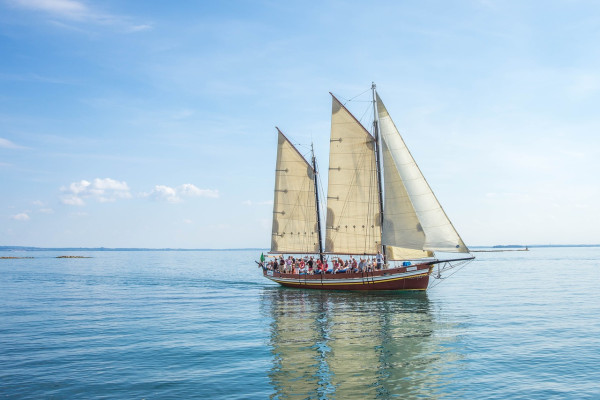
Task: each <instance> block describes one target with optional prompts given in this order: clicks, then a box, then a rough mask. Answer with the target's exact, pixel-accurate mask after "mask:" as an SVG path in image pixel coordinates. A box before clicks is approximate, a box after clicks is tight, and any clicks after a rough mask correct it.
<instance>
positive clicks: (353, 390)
mask: <svg viewBox="0 0 600 400" xmlns="http://www.w3.org/2000/svg"><path fill="white" fill-rule="evenodd" d="M0 255H2V256H21V257H27V256H28V257H34V258H31V259H2V260H0V398H8V399H103V398H106V399H175V398H177V399H181V398H198V399H267V398H272V399H379V398H380V399H388V398H402V399H411V398H421V399H428V398H435V399H473V398H478V399H516V398H519V399H553V398H555V399H598V398H600V318H599V316H600V294H599V293H600V290H599V289H600V267H599V264H600V262H599V260H600V248H535V249H532V250H531V251H528V252H525V251H522V252H501V253H477V257H478V258H477V260H476V261H475V262H473V263H471V264H469V265H467V266H466V267H464V268H463V269H461V270H460V271H458V272H457V273H456V274H454V275H452V276H451V277H449V278H447V279H445V280H443V281H434V282H433V283H434V284H437V283H438V282H439V284H437V285H436V286H435V287H434V288H432V289H431V290H429V291H427V292H426V293H420V292H411V293H399V294H389V293H385V294H377V293H348V292H328V291H310V290H302V289H288V288H282V287H279V286H277V285H276V284H273V283H272V282H270V281H268V280H266V279H264V278H263V277H262V274H261V272H260V270H259V269H258V268H257V267H256V264H255V263H254V260H255V259H257V258H258V257H259V256H260V251H95V252H82V251H80V252H65V251H60V252H53V251H49V252H40V251H34V252H10V253H8V252H3V253H2V254H0ZM61 255H80V256H89V257H91V258H56V257H57V256H61Z"/></svg>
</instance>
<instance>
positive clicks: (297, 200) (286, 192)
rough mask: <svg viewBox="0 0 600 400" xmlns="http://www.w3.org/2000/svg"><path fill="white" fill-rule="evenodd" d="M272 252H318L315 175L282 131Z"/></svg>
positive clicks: (278, 150)
mask: <svg viewBox="0 0 600 400" xmlns="http://www.w3.org/2000/svg"><path fill="white" fill-rule="evenodd" d="M277 131H278V133H279V139H278V143H277V164H276V166H275V195H274V200H273V230H272V235H271V252H272V253H318V252H319V235H318V233H317V207H316V203H315V173H314V170H313V168H312V167H311V166H310V165H309V164H308V162H306V160H305V159H304V157H302V155H301V154H300V153H299V152H298V150H297V149H296V148H295V147H294V145H292V143H290V141H289V140H288V139H287V138H286V137H285V135H284V134H283V133H281V131H280V130H279V129H277Z"/></svg>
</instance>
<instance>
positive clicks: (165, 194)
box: [143, 185, 181, 203]
mask: <svg viewBox="0 0 600 400" xmlns="http://www.w3.org/2000/svg"><path fill="white" fill-rule="evenodd" d="M143 196H144V197H150V198H152V199H154V200H164V201H166V202H168V203H179V202H180V201H181V198H180V197H179V196H178V195H177V191H176V190H175V189H174V188H172V187H170V186H165V185H156V186H154V189H152V191H151V192H150V193H145V194H144V195H143Z"/></svg>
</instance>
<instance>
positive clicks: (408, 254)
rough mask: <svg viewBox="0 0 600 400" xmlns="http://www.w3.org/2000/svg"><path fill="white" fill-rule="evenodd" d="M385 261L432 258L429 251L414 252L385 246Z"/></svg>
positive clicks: (431, 253)
mask: <svg viewBox="0 0 600 400" xmlns="http://www.w3.org/2000/svg"><path fill="white" fill-rule="evenodd" d="M386 254H387V259H388V260H389V261H393V260H418V259H421V258H427V257H433V255H434V254H433V252H432V251H429V250H415V249H407V248H404V247H396V246H386Z"/></svg>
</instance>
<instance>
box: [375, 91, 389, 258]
mask: <svg viewBox="0 0 600 400" xmlns="http://www.w3.org/2000/svg"><path fill="white" fill-rule="evenodd" d="M371 90H372V91H373V134H374V136H375V161H376V165H377V191H378V194H379V217H380V218H379V228H380V229H381V239H382V240H381V253H382V254H383V260H384V263H385V262H387V254H386V253H387V252H386V246H385V245H384V244H383V190H382V187H383V183H382V179H381V153H380V151H379V149H380V147H381V146H380V141H381V139H380V137H379V124H378V122H379V118H378V116H377V97H376V96H377V92H376V86H375V82H373V83H372V85H371Z"/></svg>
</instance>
